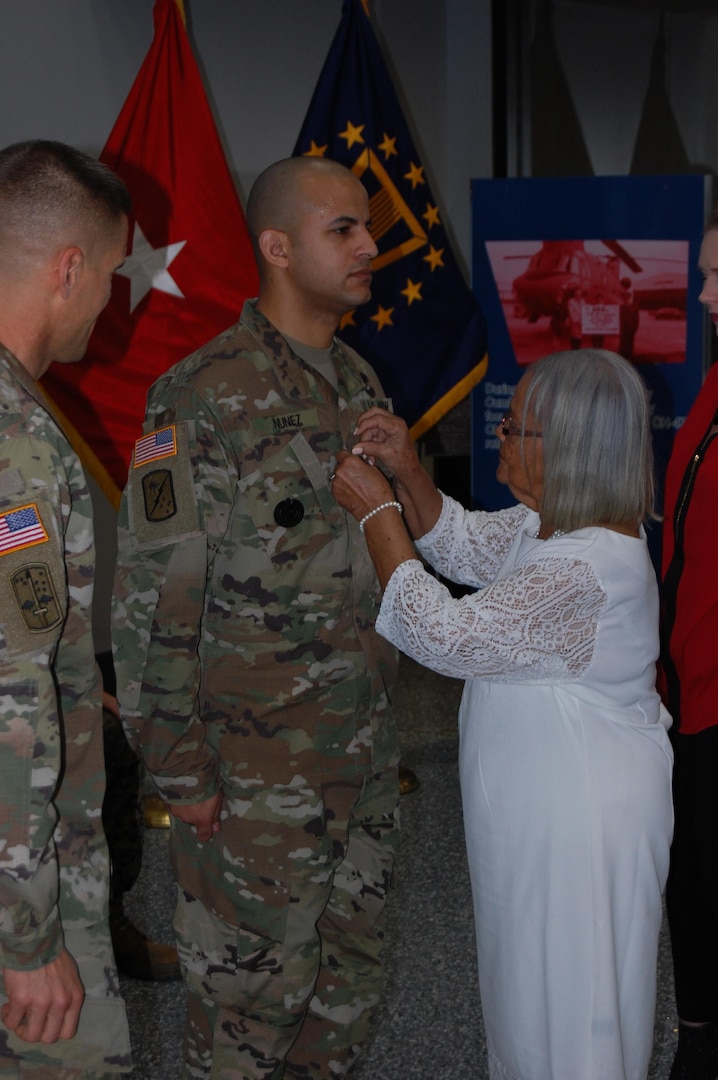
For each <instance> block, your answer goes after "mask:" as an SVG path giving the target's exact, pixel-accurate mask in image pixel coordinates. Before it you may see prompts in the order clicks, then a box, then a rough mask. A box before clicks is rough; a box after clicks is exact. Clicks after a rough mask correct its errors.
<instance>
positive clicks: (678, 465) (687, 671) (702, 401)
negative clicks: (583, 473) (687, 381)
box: [662, 207, 718, 1080]
mask: <svg viewBox="0 0 718 1080" xmlns="http://www.w3.org/2000/svg"><path fill="white" fill-rule="evenodd" d="M699 266H700V269H701V272H702V274H703V277H704V285H703V289H702V291H701V294H700V296H699V300H700V301H701V303H702V304H704V305H705V306H706V308H707V310H708V312H709V314H710V317H711V319H712V321H713V324H714V326H716V328H717V329H718V207H717V208H716V209H715V210H714V211H713V213H712V214H711V216H710V217H709V219H708V222H707V225H706V231H705V235H704V238H703V243H702V245H701V253H700V261H699ZM716 436H718V365H716V366H714V367H713V368H711V370H710V371H709V373H708V376H707V378H706V380H705V383H704V384H703V387H702V389H701V391H700V393H699V394H698V397H697V398H696V401H695V402H694V404H693V406H692V408H691V410H690V412H689V414H688V416H687V417H686V421H685V423H684V424H683V426H682V427H681V428H680V430H679V431H678V432H677V434H676V439H675V444H674V447H673V452H672V455H671V460H670V462H669V465H668V472H667V476H666V495H665V507H664V535H663V566H662V577H663V626H662V642H663V647H662V665H663V675H664V680H665V686H664V696H665V703H666V705H667V707H668V710H669V711H670V713H671V714H672V715H673V728H672V731H671V736H672V739H673V744H674V751H675V771H674V781H673V785H674V801H675V813H676V825H675V835H674V840H673V846H672V850H671V869H670V873H669V877H668V885H667V888H666V906H667V912H668V922H669V927H670V933H671V946H672V951H673V966H674V974H675V987H676V1004H677V1008H678V1016H679V1020H680V1023H679V1034H678V1050H677V1052H676V1056H675V1060H674V1062H673V1067H672V1069H671V1073H670V1080H715V1078H716V1077H718V648H717V647H716V645H717V636H716V626H717V625H718V573H717V572H716V567H715V542H714V539H713V538H714V536H715V533H716V529H717V528H718V439H717V438H716Z"/></svg>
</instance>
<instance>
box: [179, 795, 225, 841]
mask: <svg viewBox="0 0 718 1080" xmlns="http://www.w3.org/2000/svg"><path fill="white" fill-rule="evenodd" d="M221 810H222V792H221V791H218V792H217V794H216V795H213V796H212V798H211V799H205V800H204V802H197V803H178V804H176V805H172V804H170V806H169V811H170V813H171V814H172V815H173V816H174V817H176V818H178V819H179V820H180V821H184V823H185V824H186V825H194V827H195V829H196V830H197V839H198V840H201V841H202V842H204V841H206V840H211V839H212V837H213V836H214V834H215V833H216V832H219V815H220V813H221Z"/></svg>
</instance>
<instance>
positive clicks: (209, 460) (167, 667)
mask: <svg viewBox="0 0 718 1080" xmlns="http://www.w3.org/2000/svg"><path fill="white" fill-rule="evenodd" d="M158 395H161V397H160V399H159V400H158ZM145 431H146V434H145V435H144V436H143V438H142V439H139V440H138V441H137V444H136V446H135V456H134V460H133V463H132V464H131V466H130V475H129V479H128V483H127V487H126V489H125V492H124V494H123V498H122V505H121V509H120V521H119V533H118V564H117V573H116V577H115V587H114V598H113V635H112V636H113V652H114V656H115V667H116V671H117V696H118V700H119V702H120V707H121V710H122V717H123V723H124V724H125V729H126V731H127V734H128V738H129V739H130V741H131V743H132V744H133V746H134V747H135V748H136V749H137V750H138V752H139V753H140V754H141V755H142V757H143V759H144V761H145V764H146V766H147V768H148V770H149V772H150V773H151V774H152V777H153V779H154V781H155V783H156V785H157V787H158V789H159V790H160V792H161V794H162V795H163V797H164V798H165V799H167V801H168V802H176V803H180V802H200V801H202V800H204V799H208V798H210V797H211V796H212V795H214V794H215V793H216V792H217V790H218V787H219V768H218V763H217V759H216V755H215V752H214V751H213V749H212V748H211V747H210V746H209V745H208V744H207V742H206V740H205V729H204V722H203V717H202V715H201V708H200V681H201V672H200V654H201V648H202V640H201V638H202V615H203V612H204V606H205V589H206V582H207V579H208V575H209V573H210V566H211V561H212V558H213V554H214V552H215V551H216V549H217V545H218V544H219V542H220V540H221V537H222V535H223V533H224V531H225V529H226V526H227V521H228V519H229V513H230V511H231V507H232V502H233V498H234V492H235V491H236V486H237V473H236V467H235V464H234V460H233V457H232V455H231V453H229V452H228V451H227V450H226V449H225V447H224V445H223V439H222V429H221V423H220V422H219V421H218V420H217V418H216V417H215V415H214V414H213V412H212V410H211V408H210V407H209V406H208V405H207V404H206V403H205V402H204V401H203V400H202V399H200V398H198V396H197V395H195V394H193V393H192V392H191V391H189V390H182V389H175V388H172V387H169V388H165V389H164V390H160V391H158V394H157V395H155V399H154V400H153V397H152V394H151V395H150V404H149V406H148V420H147V422H146V423H145Z"/></svg>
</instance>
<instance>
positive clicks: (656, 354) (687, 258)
mask: <svg viewBox="0 0 718 1080" xmlns="http://www.w3.org/2000/svg"><path fill="white" fill-rule="evenodd" d="M709 197H710V178H709V177H705V176H702V175H688V176H665V177H641V176H619V177H576V178H565V179H543V178H526V179H508V180H474V181H473V182H472V220H473V288H474V292H475V293H476V296H477V298H478V300H479V302H480V304H481V307H482V308H483V311H484V315H485V317H486V321H487V324H488V333H489V350H488V351H489V366H488V371H487V373H486V376H485V378H484V379H483V381H482V382H481V383H480V384H479V386H478V387H477V388H476V390H475V391H474V393H473V405H472V410H473V411H472V504H473V505H474V506H477V507H482V508H485V509H489V510H494V509H499V508H501V507H504V506H509V505H511V503H512V502H513V501H514V500H513V497H512V495H511V492H510V491H509V490H508V489H507V488H506V487H504V486H503V485H501V484H499V483H498V482H497V481H496V477H495V472H496V465H497V460H498V445H499V444H498V437H497V436H496V425H497V424H498V423H499V421H500V419H501V417H502V416H503V415H504V413H507V412H508V411H509V403H510V400H511V396H512V394H513V392H514V389H515V387H516V383H517V382H518V380H519V379H520V378H521V375H522V374H523V373H524V371H526V369H527V367H528V366H529V365H530V364H531V363H533V362H534V361H535V360H537V359H539V357H540V356H543V355H546V354H547V353H550V352H556V351H558V350H560V349H569V348H571V342H572V341H573V343H574V346H575V345H576V343H577V342H580V345H581V346H583V347H586V346H590V345H597V346H601V347H604V348H607V349H611V350H612V351H614V352H621V353H622V355H626V356H627V358H628V359H631V360H632V362H633V363H635V364H636V366H637V367H638V369H639V371H640V372H641V374H642V375H643V377H644V379H645V381H646V384H647V386H648V388H649V392H650V395H651V406H652V426H653V435H654V452H655V458H656V474H657V480H658V489H659V509H660V499H661V494H660V492H661V487H662V478H663V475H664V473H665V467H666V465H667V462H668V457H669V454H670V450H671V446H672V442H673V435H674V432H675V431H676V429H677V428H678V427H680V425H681V424H682V423H683V420H684V418H685V416H686V414H687V412H688V409H689V408H690V406H691V404H692V402H693V400H694V398H695V396H696V394H697V392H698V390H699V388H700V385H701V382H702V379H703V374H704V369H705V363H706V356H707V346H706V342H707V337H706V334H705V319H704V315H703V310H702V307H701V305H700V304H699V303H698V294H699V292H700V291H701V285H702V279H701V275H700V272H699V271H698V269H697V263H698V254H699V249H700V244H701V239H702V233H703V225H704V222H705V219H706V216H707V212H708V208H709ZM569 301H571V302H569ZM629 354H632V355H629ZM652 532H653V533H658V532H659V530H656V529H654V530H652ZM652 539H653V540H654V542H655V538H652ZM654 557H655V552H654Z"/></svg>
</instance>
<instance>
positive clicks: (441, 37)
mask: <svg viewBox="0 0 718 1080" xmlns="http://www.w3.org/2000/svg"><path fill="white" fill-rule="evenodd" d="M490 6H491V5H490V0H373V2H372V3H371V4H370V10H371V12H372V21H373V24H374V27H375V30H376V32H377V35H378V37H379V39H380V41H381V42H382V45H383V46H384V52H385V55H386V57H387V59H388V61H389V64H390V66H391V67H392V69H393V74H394V78H395V85H396V88H397V92H398V93H399V95H400V98H401V100H402V103H403V105H404V108H405V111H406V115H407V119H408V121H409V123H410V126H411V128H412V132H413V135H414V137H415V139H416V141H417V144H418V148H419V150H420V151H423V154H424V160H425V164H426V166H427V170H428V172H429V175H430V176H431V178H432V180H433V182H434V188H435V194H436V196H437V198H438V199H439V200H440V202H441V205H442V207H443V209H444V212H445V214H446V215H447V216H448V219H449V220H450V222H451V224H452V227H453V230H454V234H455V237H456V239H457V242H458V244H459V247H460V251H461V253H462V254H463V257H464V262H465V263H466V262H467V261H468V252H469V180H470V178H471V177H472V176H489V175H490V174H491V160H490V138H491V117H490V108H489V102H490V98H491V94H490V78H491V63H490V39H491V34H490ZM152 8H153V3H152V0H2V3H1V4H0V102H2V105H1V106H0V145H6V144H7V143H9V142H15V141H16V140H20V139H27V138H54V139H61V140H63V141H64V142H69V143H72V144H74V145H76V146H79V147H80V148H81V149H83V150H86V151H87V152H88V153H94V154H97V153H99V152H100V150H101V149H102V146H103V145H104V142H105V139H106V138H107V136H108V134H109V132H110V129H111V128H112V125H113V124H114V122H115V119H116V118H117V115H118V113H119V111H120V109H121V107H122V104H123V102H124V100H125V97H126V96H127V93H128V91H129V89H130V86H131V84H132V81H133V79H134V77H135V75H136V74H137V71H138V69H139V67H140V64H141V63H142V61H143V59H144V57H145V55H146V52H147V49H148V48H149V45H150V43H151V41H152V36H153V22H152ZM185 8H186V10H187V14H188V26H189V29H190V36H191V40H192V42H193V45H194V48H195V55H196V56H197V59H198V61H199V64H200V67H201V69H202V72H203V74H204V78H205V87H206V90H207V93H208V96H209V99H210V102H211V104H212V106H213V109H214V115H215V119H216V121H217V123H218V126H219V128H220V132H221V134H222V137H223V139H224V144H225V149H226V152H227V158H228V161H229V164H230V168H231V169H232V171H233V173H234V175H235V178H236V181H237V185H238V188H239V192H240V195H241V197H242V201H243V202H244V200H245V199H246V195H247V192H248V189H249V187H250V185H251V182H252V180H253V179H254V177H255V176H256V175H257V173H258V172H260V171H261V169H262V168H264V166H265V165H268V164H269V163H270V162H272V161H274V160H276V159H277V158H281V157H286V156H287V155H289V154H290V153H291V152H292V149H293V147H294V142H295V140H296V137H297V135H298V134H299V129H300V127H301V124H302V121H303V119H304V114H305V112H306V109H307V107H308V105H309V101H310V98H311V95H312V92H313V90H314V86H315V84H316V81H317V78H318V76H319V72H320V70H321V67H322V64H323V63H324V59H325V57H326V55H327V52H328V50H329V46H330V44H331V41H332V38H333V36H334V33H335V31H336V28H337V26H338V25H339V20H340V17H341V11H342V3H341V0H185Z"/></svg>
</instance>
